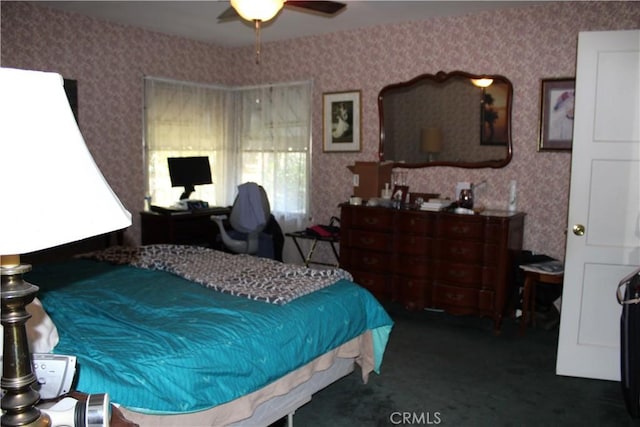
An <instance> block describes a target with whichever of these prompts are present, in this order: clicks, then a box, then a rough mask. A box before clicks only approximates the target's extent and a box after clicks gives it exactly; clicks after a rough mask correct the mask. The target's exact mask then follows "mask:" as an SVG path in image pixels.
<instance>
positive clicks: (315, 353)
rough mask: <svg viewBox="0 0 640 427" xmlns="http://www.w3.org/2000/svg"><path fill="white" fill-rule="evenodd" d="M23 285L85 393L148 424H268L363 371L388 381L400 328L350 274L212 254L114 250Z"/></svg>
mask: <svg viewBox="0 0 640 427" xmlns="http://www.w3.org/2000/svg"><path fill="white" fill-rule="evenodd" d="M27 279H28V280H29V281H30V282H32V283H34V284H36V285H38V286H39V287H40V291H39V293H38V296H39V299H40V300H41V302H42V304H43V306H44V308H45V309H46V310H47V312H48V314H49V316H50V317H51V319H52V320H53V324H54V325H55V327H56V328H57V333H58V335H59V342H58V343H57V345H56V346H55V347H54V349H53V352H54V353H58V354H72V355H75V356H76V357H77V360H78V373H77V385H76V389H77V390H78V391H81V392H84V393H90V394H93V393H105V392H107V393H109V395H110V397H111V400H112V402H114V404H116V405H118V406H119V407H120V409H121V411H122V412H123V413H124V415H125V416H126V417H127V418H128V419H129V420H131V421H134V422H136V423H138V424H140V425H141V426H146V425H148V426H171V425H175V426H184V425H193V426H195V425H198V426H200V425H211V426H219V425H269V424H270V423H272V422H275V421H277V420H278V419H280V418H282V417H284V416H287V415H290V414H292V413H293V412H294V411H295V410H296V409H297V408H299V407H300V406H301V405H304V404H305V403H307V402H308V401H309V400H310V399H311V396H312V395H313V393H315V392H316V391H318V390H321V389H322V388H324V387H326V386H327V385H328V384H331V383H332V382H334V381H337V380H338V379H340V378H342V377H343V376H345V375H348V374H349V373H351V372H352V371H353V370H354V364H358V365H359V367H360V371H361V374H362V378H363V381H364V382H366V381H367V378H368V375H369V374H370V373H371V372H379V371H380V368H381V363H382V356H383V353H384V349H385V346H386V343H387V340H388V337H389V333H390V331H391V328H392V321H391V319H390V318H389V316H388V315H387V313H386V312H385V311H384V309H383V308H382V307H381V306H380V305H379V304H378V302H377V301H376V300H375V298H373V297H372V296H371V294H369V293H368V292H367V291H366V290H364V289H363V288H361V287H360V286H358V285H356V284H354V283H353V282H352V281H351V280H350V276H349V274H348V273H347V272H345V271H344V270H340V269H323V270H312V269H307V268H303V267H298V266H289V265H286V264H282V263H278V262H276V261H272V260H264V259H260V258H256V257H249V256H246V255H230V254H226V253H223V252H218V251H214V250H211V249H205V248H196V247H190V246H176V245H152V246H144V247H140V248H122V247H117V248H110V249H108V250H106V251H100V252H97V253H91V254H86V255H84V256H83V257H81V258H77V259H73V260H71V261H67V262H62V263H52V264H45V265H41V266H35V267H34V270H33V271H32V272H31V273H29V275H28V277H27Z"/></svg>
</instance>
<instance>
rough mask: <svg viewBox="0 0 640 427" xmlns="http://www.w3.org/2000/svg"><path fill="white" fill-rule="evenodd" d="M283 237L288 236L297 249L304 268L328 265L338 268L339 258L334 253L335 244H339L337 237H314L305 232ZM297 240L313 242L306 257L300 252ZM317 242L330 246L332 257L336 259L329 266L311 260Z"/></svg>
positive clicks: (295, 232) (335, 252) (294, 232)
mask: <svg viewBox="0 0 640 427" xmlns="http://www.w3.org/2000/svg"><path fill="white" fill-rule="evenodd" d="M285 236H289V237H291V238H292V239H293V243H295V245H296V248H297V249H298V253H299V254H300V258H302V261H303V262H304V266H305V267H309V264H317V265H329V266H332V267H338V266H339V257H338V252H337V251H336V246H335V244H336V243H338V242H340V237H339V236H329V237H321V236H316V235H314V234H311V233H308V232H306V231H293V232H291V233H286V234H285ZM298 239H304V240H312V241H313V243H312V244H311V248H310V249H309V252H308V253H307V255H306V256H305V254H304V252H302V248H301V247H300V244H299V243H298ZM318 242H328V243H329V244H330V245H331V250H332V251H333V255H334V256H335V258H336V262H335V263H333V264H331V263H326V262H321V261H313V260H312V257H313V253H314V251H315V250H316V246H317V245H318Z"/></svg>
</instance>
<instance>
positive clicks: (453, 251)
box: [451, 248, 469, 255]
mask: <svg viewBox="0 0 640 427" xmlns="http://www.w3.org/2000/svg"><path fill="white" fill-rule="evenodd" d="M468 253H469V249H467V248H451V254H452V255H466V254H468Z"/></svg>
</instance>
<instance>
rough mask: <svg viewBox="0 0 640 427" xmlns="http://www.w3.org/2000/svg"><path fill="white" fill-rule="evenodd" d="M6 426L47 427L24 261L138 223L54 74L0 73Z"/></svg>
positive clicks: (3, 70)
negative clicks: (23, 257)
mask: <svg viewBox="0 0 640 427" xmlns="http://www.w3.org/2000/svg"><path fill="white" fill-rule="evenodd" d="M0 93H1V94H2V95H1V96H0V120H1V121H2V123H1V124H0V195H1V200H2V205H1V206H0V277H1V279H2V281H1V287H0V291H1V293H2V314H1V316H0V317H1V321H2V326H3V329H4V332H3V339H4V342H3V349H2V356H3V359H2V367H3V370H2V380H1V382H2V389H3V390H4V391H5V394H4V396H3V397H2V410H3V411H4V414H3V415H2V425H3V426H5V425H7V426H23V425H27V424H28V425H47V423H48V421H49V420H48V418H47V417H46V415H43V414H41V412H40V411H39V410H38V408H37V407H36V406H35V405H36V403H37V402H38V400H39V399H40V396H39V394H38V392H37V391H36V390H35V389H34V388H33V387H32V385H33V384H34V383H35V382H36V377H35V375H34V374H33V368H32V361H31V354H30V352H29V343H28V341H27V332H26V327H25V324H26V322H27V320H28V319H29V317H30V315H29V314H28V313H27V311H26V309H25V307H26V305H28V304H29V303H30V302H31V301H32V300H33V299H34V298H35V296H36V292H37V291H38V287H37V286H34V285H32V284H30V283H28V282H26V281H24V280H23V279H22V275H23V274H24V273H26V272H28V271H30V270H31V266H30V265H26V264H21V263H20V255H21V254H26V253H30V252H34V251H38V250H42V249H47V248H51V247H54V246H58V245H62V244H64V243H70V242H74V241H78V240H81V239H85V238H88V237H92V236H97V235H100V234H105V233H108V232H111V231H115V230H120V229H123V228H125V227H128V226H129V225H131V214H130V213H129V212H128V211H127V210H126V209H125V208H124V207H123V206H122V204H121V203H120V201H119V200H118V198H117V197H116V195H115V194H114V193H113V191H112V190H111V187H109V184H108V183H107V182H106V180H105V179H104V177H103V176H102V174H101V173H100V170H99V169H98V167H97V166H96V164H95V162H94V161H93V158H92V157H91V154H90V153H89V150H88V149H87V147H86V145H85V143H84V139H83V137H82V134H81V133H80V130H79V128H78V125H77V123H76V121H75V118H74V115H73V112H72V111H71V107H70V105H69V102H68V100H67V97H66V94H65V91H64V87H63V79H62V77H61V76H60V75H58V74H54V73H45V72H40V71H27V70H18V69H11V68H0Z"/></svg>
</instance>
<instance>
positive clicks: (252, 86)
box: [143, 76, 313, 91]
mask: <svg viewBox="0 0 640 427" xmlns="http://www.w3.org/2000/svg"><path fill="white" fill-rule="evenodd" d="M143 77H144V80H154V81H158V82H163V83H174V84H183V85H188V86H198V87H208V88H212V89H226V90H234V91H235V90H237V91H240V90H247V89H261V88H269V87H281V86H292V85H301V84H306V83H312V84H313V80H299V81H295V82H280V83H267V84H264V85H251V86H226V85H221V84H215V83H198V82H192V81H187V80H177V79H170V78H166V77H154V76H143Z"/></svg>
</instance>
